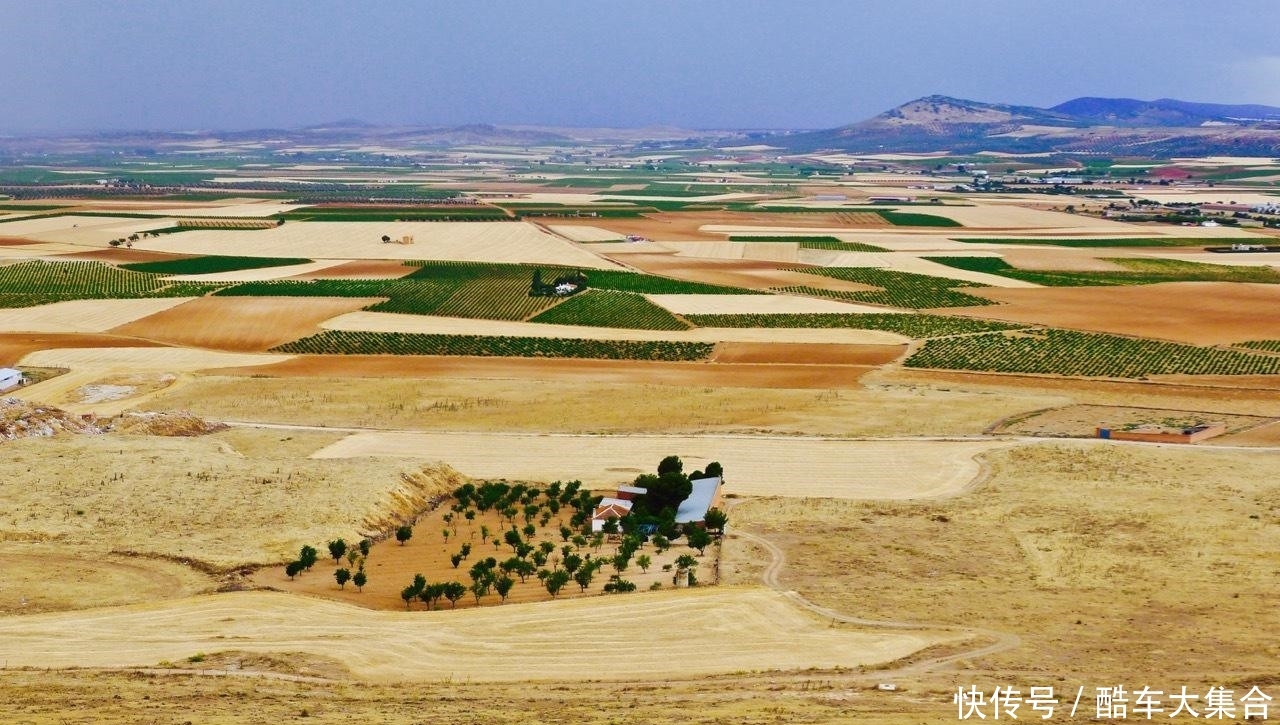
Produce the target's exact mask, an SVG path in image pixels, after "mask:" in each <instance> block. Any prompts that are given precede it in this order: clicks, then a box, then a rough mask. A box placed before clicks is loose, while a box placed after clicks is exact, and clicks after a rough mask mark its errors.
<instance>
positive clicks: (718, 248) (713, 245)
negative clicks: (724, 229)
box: [662, 242, 801, 264]
mask: <svg viewBox="0 0 1280 725" xmlns="http://www.w3.org/2000/svg"><path fill="white" fill-rule="evenodd" d="M662 246H664V247H666V248H668V249H671V250H674V251H675V252H676V253H677V254H679V255H680V256H681V257H692V258H694V259H749V260H760V261H765V262H778V263H781V264H795V263H796V262H799V261H801V260H800V256H799V253H800V245H799V244H797V243H795V242H663V243H662Z"/></svg>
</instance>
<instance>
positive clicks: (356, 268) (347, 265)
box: [288, 259, 418, 279]
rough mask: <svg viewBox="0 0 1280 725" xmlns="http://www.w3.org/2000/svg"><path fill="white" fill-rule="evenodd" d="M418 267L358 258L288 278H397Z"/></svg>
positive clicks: (390, 261)
mask: <svg viewBox="0 0 1280 725" xmlns="http://www.w3.org/2000/svg"><path fill="white" fill-rule="evenodd" d="M417 269H418V268H417V267H408V266H405V264H404V262H400V261H397V260H394V259H358V260H353V261H350V262H344V263H342V264H339V265H337V266H335V267H329V268H328V269H321V270H316V271H315V272H305V273H303V274H295V275H294V276H292V277H289V278H288V279H397V278H399V277H404V276H406V275H410V274H413V273H414V272H416V271H417Z"/></svg>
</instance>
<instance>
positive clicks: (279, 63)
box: [0, 0, 1280, 131]
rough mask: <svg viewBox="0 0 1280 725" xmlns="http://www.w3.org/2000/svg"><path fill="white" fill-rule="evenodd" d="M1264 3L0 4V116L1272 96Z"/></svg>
mask: <svg viewBox="0 0 1280 725" xmlns="http://www.w3.org/2000/svg"><path fill="white" fill-rule="evenodd" d="M1277 10H1280V3H1277V2H1275V1H1274V0H1244V1H1238V2H1231V1H1230V0H1217V1H1215V2H1209V1H1208V0H1205V1H1203V2H1199V1H1197V2H1190V1H1180V0H1123V1H1119V0H1117V1H1115V2H1111V1H1108V2H1101V1H1095V0H1071V1H1070V2H1049V1H1037V0H1014V1H1011V2H1003V1H994V0H992V1H986V2H984V1H981V0H952V1H951V2H923V1H919V0H887V1H885V0H881V1H877V2H860V1H853V0H848V1H845V2H835V1H816V2H804V1H803V0H789V1H779V2H769V1H763V0H762V1H753V0H703V1H697V0H686V1H685V2H666V1H662V0H644V1H643V2H641V1H637V2H610V1H609V0H591V1H580V0H558V1H554V2H553V1H546V2H540V1H538V0H519V1H512V2H483V1H480V0H453V1H452V2H426V1H425V0H424V1H420V2H390V1H387V2H378V1H377V0H369V1H367V2H336V1H329V0H307V1H306V2H284V1H276V2H272V1H271V0H253V1H252V2H243V1H241V0H208V1H201V2H197V1H195V0H164V1H162V2H152V1H150V0H117V1H116V2H99V1H95V2H59V1H57V0H39V1H38V2H35V1H33V0H0V19H2V21H0V62H2V65H0V130H7V131H15V130H16V131H57V130H67V129H196V128H222V129H246V128H264V127H289V126H300V125H306V124H312V123H321V122H325V121H333V120H337V119H345V118H358V119H362V120H365V121H369V122H372V123H388V124H393V123H420V124H457V123H477V122H485V123H506V124H517V123H525V124H542V125H572V126H646V125H671V126H682V127H689V128H819V127H829V126H837V125H841V124H845V123H850V122H853V121H859V120H862V119H864V118H867V117H870V116H872V115H875V114H877V113H879V112H881V111H884V110H886V109H889V108H892V107H893V106H896V105H898V104H900V103H903V102H905V101H908V100H911V99H913V98H917V97H920V96H924V95H929V94H932V93H941V94H945V95H950V96H958V97H962V98H970V99H974V100H980V101H989V102H1004V103H1015V104H1024V105H1038V106H1051V105H1054V104H1057V103H1060V102H1062V101H1065V100H1068V99H1071V98H1075V97H1077V96H1085V95H1092V96H1124V97H1131V98H1143V99H1152V98H1159V97H1172V98H1179V99H1183V100H1192V101H1209V102H1222V103H1267V104H1272V105H1280V31H1278V30H1277V25H1276V22H1275V21H1276V18H1277V15H1278V14H1277V12H1276V11H1277Z"/></svg>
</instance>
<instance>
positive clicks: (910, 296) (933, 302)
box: [779, 267, 993, 309]
mask: <svg viewBox="0 0 1280 725" xmlns="http://www.w3.org/2000/svg"><path fill="white" fill-rule="evenodd" d="M789 271H792V272H804V273H806V274H813V275H818V276H822V277H831V278H834V279H842V280H845V281H846V282H857V283H860V284H866V285H872V286H875V287H880V288H881V289H879V290H867V291H865V292H842V291H837V290H826V289H820V288H817V287H809V286H805V285H801V286H793V287H783V288H779V291H781V292H788V293H791V294H802V295H809V296H811V297H829V298H831V299H837V300H844V301H846V302H867V303H870V304H876V305H889V306H891V307H908V308H912V309H931V308H935V307H977V306H980V305H990V304H993V303H992V302H991V301H989V300H984V299H982V298H981V297H974V296H973V295H966V294H964V293H962V292H955V291H954V289H953V288H965V287H970V288H975V287H986V286H987V285H983V284H978V283H977V282H966V281H963V280H958V279H944V278H942V277H932V276H929V275H925V274H914V273H911V272H896V271H892V270H887V269H876V268H873V267H794V268H791V269H790V270H789Z"/></svg>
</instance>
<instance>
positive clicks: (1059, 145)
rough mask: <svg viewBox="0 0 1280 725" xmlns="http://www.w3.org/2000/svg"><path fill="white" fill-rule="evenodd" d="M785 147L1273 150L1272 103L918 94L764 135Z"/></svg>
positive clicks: (1151, 152) (1275, 117)
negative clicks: (1047, 103) (876, 110)
mask: <svg viewBox="0 0 1280 725" xmlns="http://www.w3.org/2000/svg"><path fill="white" fill-rule="evenodd" d="M773 143H777V144H778V145H783V146H786V147H787V148H789V149H791V150H795V151H813V150H819V149H832V150H841V151H854V152H863V153H868V152H871V153H874V152H884V151H908V152H924V151H950V152H954V153H974V152H978V151H1005V152H1013V153H1039V152H1045V151H1051V152H1053V151H1057V152H1069V153H1104V154H1123V155H1141V156H1152V157H1168V156H1184V155H1185V156H1202V155H1211V154H1232V155H1247V156H1255V155H1258V156H1277V155H1280V108H1274V107H1271V106H1260V105H1221V104H1213V103H1190V102H1187V101H1177V100H1172V99H1160V100H1157V101H1139V100H1134V99H1128V98H1077V99H1074V100H1071V101H1067V102H1066V103H1062V104H1059V105H1057V106H1054V107H1053V108H1035V107H1032V106H1012V105H1006V104H999V103H982V102H979V101H970V100H965V99H961V98H951V97H949V96H936V95H935V96H926V97H924V98H919V99H917V100H914V101H910V102H907V103H904V104H903V105H901V106H898V107H897V108H894V109H891V110H888V111H885V112H884V113H881V114H880V115H878V116H875V117H873V118H869V119H867V120H865V121H861V122H859V123H854V124H850V125H848V126H841V127H840V128H834V129H828V130H824V131H813V132H809V133H798V134H792V135H789V136H786V137H783V138H781V139H779V140H776V141H773Z"/></svg>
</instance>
